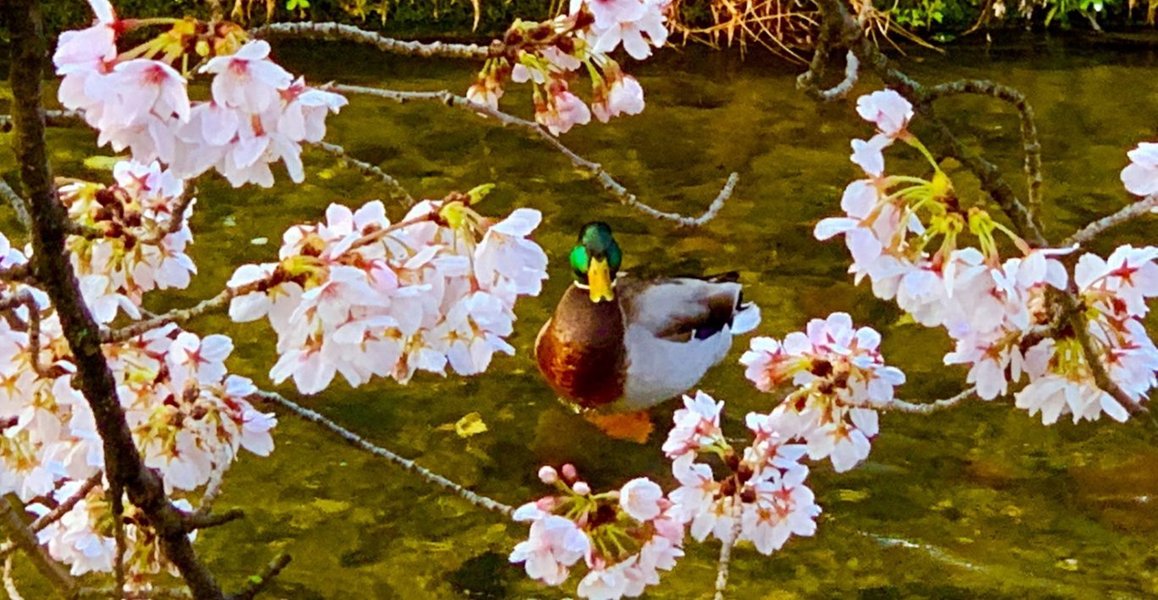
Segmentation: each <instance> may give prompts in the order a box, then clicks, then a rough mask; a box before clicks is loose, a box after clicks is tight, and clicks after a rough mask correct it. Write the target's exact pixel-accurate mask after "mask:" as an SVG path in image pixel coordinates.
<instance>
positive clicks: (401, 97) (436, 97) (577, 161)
mask: <svg viewBox="0 0 1158 600" xmlns="http://www.w3.org/2000/svg"><path fill="white" fill-rule="evenodd" d="M329 89H331V90H333V91H335V92H340V93H345V94H364V95H368V96H375V97H378V98H385V99H387V100H393V101H395V102H399V103H406V102H411V101H418V102H435V103H439V104H445V105H447V106H451V107H455V108H461V109H464V110H469V111H472V112H474V113H477V114H480V115H483V116H486V117H490V118H492V119H494V120H495V121H497V122H498V123H499V124H500V125H503V126H506V125H511V126H514V127H518V128H521V129H523V130H525V131H528V132H530V133H533V134H535V135H536V136H537V137H538V138H539V139H541V140H542V141H544V142H545V143H546V144H547V145H549V146H551V147H552V148H554V149H556V150H558V151H559V152H561V153H562V154H563V155H564V156H566V157H567V158H568V159H569V160H570V161H571V164H572V165H573V166H575V168H577V169H579V170H581V171H586V172H587V173H589V174H591V175H592V176H594V177H595V179H596V180H597V181H598V182H599V184H600V185H601V186H602V187H603V189H605V190H607V191H608V192H610V193H611V194H612V195H613V196H615V197H616V198H617V199H618V200H619V202H620V203H622V204H624V205H626V206H629V207H631V208H634V209H636V210H638V211H640V212H643V213H645V214H647V215H648V216H651V217H655V218H657V219H662V220H665V221H671V222H674V223H677V224H679V225H681V226H684V227H699V226H701V225H704V224H705V223H707V222H708V221H711V220H712V219H713V218H715V216H716V214H718V213H719V212H720V209H721V208H723V206H724V203H725V202H727V200H728V198H730V197H731V195H732V191H733V189H734V188H735V187H736V182H737V181H739V178H740V175H739V174H738V173H732V174H731V175H729V176H728V180H727V182H725V183H724V187H723V188H721V189H720V193H719V194H717V196H716V198H715V199H714V200H713V201H712V202H711V204H709V205H708V208H707V210H705V211H704V212H703V214H701V215H699V216H696V217H689V216H685V215H681V214H678V213H671V212H664V211H661V210H658V209H655V208H652V207H651V206H648V205H647V204H644V203H643V202H642V201H640V200H639V198H638V197H636V195H635V194H632V193H631V192H630V191H628V190H627V188H625V187H623V185H622V184H620V183H619V182H618V181H616V180H615V179H614V178H613V177H612V176H611V175H610V174H609V173H608V172H607V171H606V170H604V169H603V166H602V165H600V164H599V163H596V162H592V161H590V160H587V159H586V158H583V157H582V156H579V155H578V154H576V153H575V151H573V150H571V149H570V148H568V147H567V146H566V145H564V144H563V142H561V141H559V138H557V137H555V136H553V135H551V133H550V132H549V131H547V130H546V129H544V128H543V127H541V126H539V124H538V123H535V122H534V121H528V120H526V119H521V118H519V117H516V116H514V115H511V114H507V113H505V112H502V111H501V110H498V109H496V108H492V107H490V106H487V105H486V104H480V103H478V102H472V101H470V100H468V99H467V98H466V97H464V96H459V95H457V94H452V93H451V92H449V91H446V90H442V91H437V92H409V91H398V90H386V89H381V88H372V87H365V86H359V85H341V84H333V85H331V86H329Z"/></svg>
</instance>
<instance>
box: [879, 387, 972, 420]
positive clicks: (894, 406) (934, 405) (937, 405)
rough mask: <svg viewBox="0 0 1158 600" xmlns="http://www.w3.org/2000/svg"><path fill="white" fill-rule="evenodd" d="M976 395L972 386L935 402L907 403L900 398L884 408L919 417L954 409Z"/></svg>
mask: <svg viewBox="0 0 1158 600" xmlns="http://www.w3.org/2000/svg"><path fill="white" fill-rule="evenodd" d="M975 395H977V388H976V387H973V386H970V387H969V388H968V389H966V390H963V391H962V392H960V393H958V394H957V395H956V396H952V397H950V398H942V399H940V400H934V401H933V402H906V401H904V400H901V399H900V398H894V399H893V401H892V402H890V403H889V404H888V405H887V406H885V407H884V410H895V411H897V412H903V413H911V414H918V415H930V414H933V413H935V412H937V411H941V410H945V409H946V408H953V407H954V406H957V405H958V404H961V403H962V402H964V401H965V400H968V399H969V398H972V397H973V396H975Z"/></svg>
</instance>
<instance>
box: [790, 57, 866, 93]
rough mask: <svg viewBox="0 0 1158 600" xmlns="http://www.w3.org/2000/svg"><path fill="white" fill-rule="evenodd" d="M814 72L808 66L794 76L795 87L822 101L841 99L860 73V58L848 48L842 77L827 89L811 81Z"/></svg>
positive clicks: (849, 90)
mask: <svg viewBox="0 0 1158 600" xmlns="http://www.w3.org/2000/svg"><path fill="white" fill-rule="evenodd" d="M814 56H821V54H820V53H819V52H818V53H817V54H815V55H814ZM814 72H815V71H814V70H813V69H812V68H809V70H807V71H805V72H803V73H801V74H800V76H799V77H797V78H796V87H797V88H799V89H801V90H804V93H806V94H808V95H809V96H812V97H813V98H816V99H817V100H821V101H823V102H832V101H834V100H842V99H844V97H845V96H847V95H848V93H849V92H851V91H852V88H853V86H855V85H856V82H857V79H858V78H859V75H860V60H859V59H858V58H857V57H856V53H855V52H853V51H852V50H849V51H848V53H847V54H846V55H845V64H844V79H842V80H841V81H840V83H838V84H836V85H834V86H832V87H831V88H828V89H827V90H825V89H821V88H820V87H819V86H817V84H816V83H815V82H814V81H813V77H814Z"/></svg>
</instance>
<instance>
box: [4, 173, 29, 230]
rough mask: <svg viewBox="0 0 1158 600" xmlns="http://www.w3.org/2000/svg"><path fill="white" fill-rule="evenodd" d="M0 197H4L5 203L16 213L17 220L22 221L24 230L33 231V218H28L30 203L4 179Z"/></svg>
mask: <svg viewBox="0 0 1158 600" xmlns="http://www.w3.org/2000/svg"><path fill="white" fill-rule="evenodd" d="M0 196H3V197H4V201H5V202H7V203H8V205H9V206H11V207H12V210H13V211H15V212H16V218H17V219H19V220H20V224H21V225H22V226H24V229H25V230H29V229H31V228H32V217H30V216H28V202H27V201H25V200H24V198H23V197H22V196H21V195H20V194H17V193H16V190H14V189H12V186H10V185H8V183H7V182H5V181H4V180H2V179H0Z"/></svg>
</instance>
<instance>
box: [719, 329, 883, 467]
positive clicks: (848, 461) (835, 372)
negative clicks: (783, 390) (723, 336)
mask: <svg viewBox="0 0 1158 600" xmlns="http://www.w3.org/2000/svg"><path fill="white" fill-rule="evenodd" d="M880 341H881V336H880V334H879V333H877V332H876V330H874V329H872V328H870V327H860V328H856V327H854V326H853V323H852V318H851V317H850V316H849V315H848V314H846V313H839V312H838V313H833V314H831V315H829V316H828V318H827V319H813V320H811V321H809V323H808V326H807V329H806V331H805V332H799V331H796V332H792V333H790V334H788V335H787V336H785V337H784V340H783V341H782V342H781V341H779V340H776V339H773V338H768V337H757V338H754V339H752V342H751V349H750V350H748V351H747V352H745V353H744V355H743V356H741V357H740V363H741V364H743V365H744V366H745V367H746V369H745V372H744V375H745V376H746V377H747V378H748V379H749V380H751V381H752V382H753V383H754V384H755V385H756V388H757V389H759V390H760V391H763V392H770V391H772V390H773V389H775V388H776V387H777V386H779V385H781V384H784V383H788V382H791V383H792V385H794V386H796V388H797V389H796V390H795V391H793V392H792V393H791V394H790V395H789V396H788V397H787V398H786V399H785V400H784V402H782V403H781V404H780V405H778V406H777V407H776V408H775V409H773V410H772V412H771V414H770V415H768V421H767V423H766V424H765V425H764V428H765V429H770V428H772V426H773V425H774V430H775V432H776V433H777V434H778V435H779V436H782V437H783V439H785V440H792V439H795V440H800V441H803V442H805V443H806V444H807V446H806V448H807V451H808V457H809V458H811V459H813V460H823V459H825V458H828V459H830V460H831V461H832V466H833V468H834V469H836V471H837V472H838V473H840V472H844V471H848V470H849V469H851V468H853V467H855V466H856V465H857V464H858V463H860V462H861V461H862V460H864V459H865V458H866V457H868V454H869V450H870V449H871V440H872V438H874V437H876V435H877V433H878V432H879V428H878V415H877V409H881V408H887V407H888V406H889V405H890V404H891V403H892V401H893V392H894V388H895V387H896V386H898V385H901V384H902V383H904V382H905V374H904V373H903V372H901V370H900V369H897V368H896V367H891V366H888V365H886V364H885V362H884V358H883V357H882V356H881V353H880V349H879V346H880ZM749 426H752V423H749Z"/></svg>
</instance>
